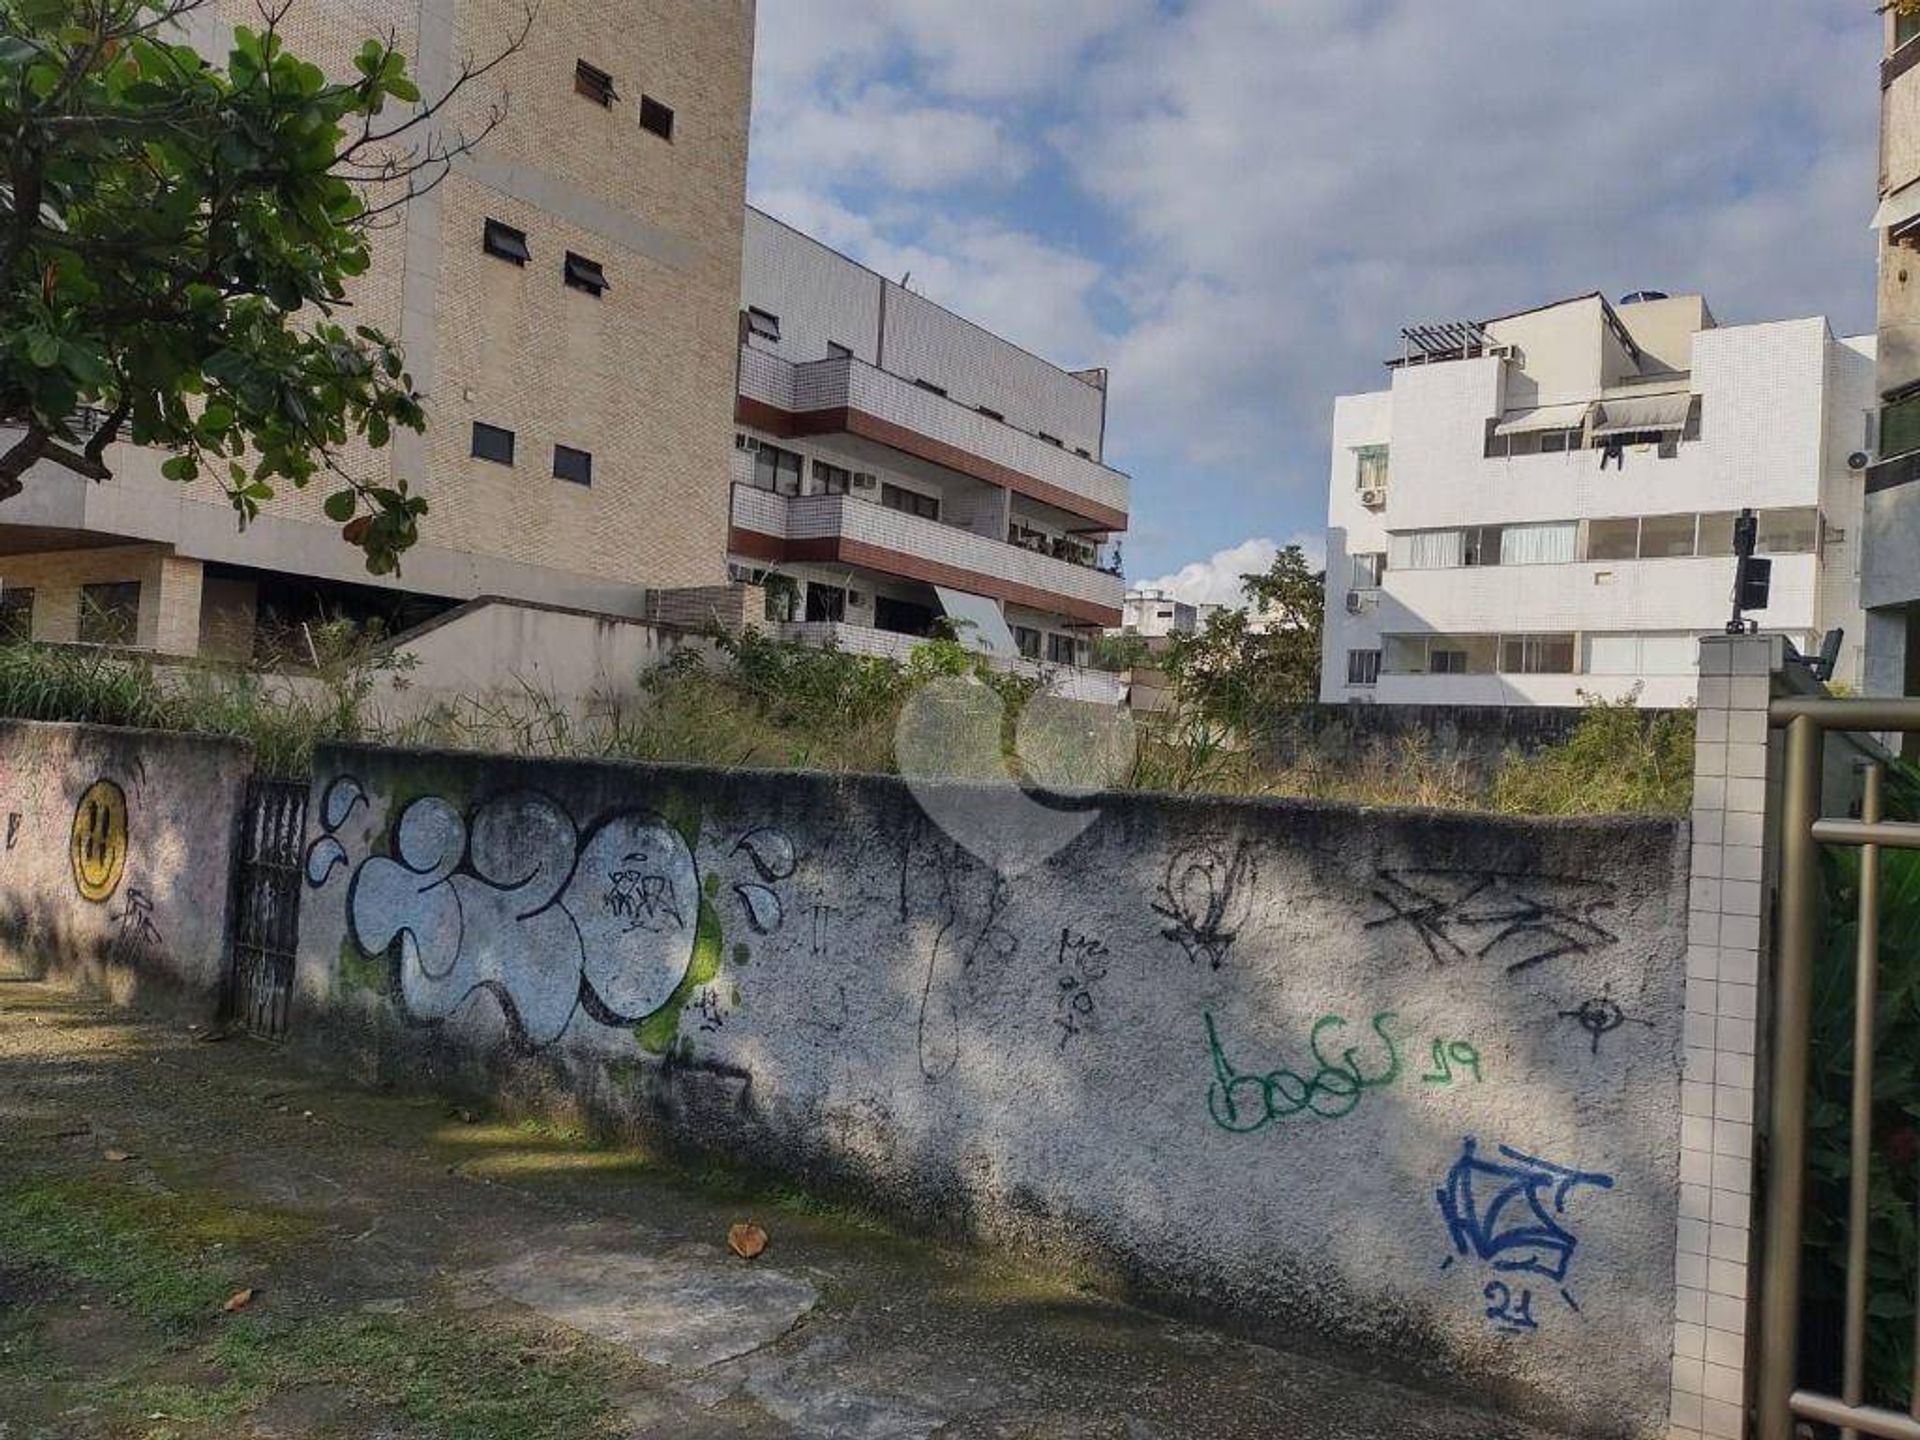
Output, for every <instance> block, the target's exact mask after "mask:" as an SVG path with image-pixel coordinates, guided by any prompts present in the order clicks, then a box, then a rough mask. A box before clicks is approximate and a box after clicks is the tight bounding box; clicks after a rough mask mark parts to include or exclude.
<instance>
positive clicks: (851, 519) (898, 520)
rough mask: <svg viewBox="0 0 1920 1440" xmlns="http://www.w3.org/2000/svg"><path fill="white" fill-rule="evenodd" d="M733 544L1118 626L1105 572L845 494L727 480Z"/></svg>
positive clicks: (1120, 590) (1120, 593) (1117, 593)
mask: <svg viewBox="0 0 1920 1440" xmlns="http://www.w3.org/2000/svg"><path fill="white" fill-rule="evenodd" d="M733 549H734V550H736V551H737V552H739V553H742V554H746V555H751V556H753V557H755V558H758V559H764V560H790V561H802V562H816V563H827V564H834V563H838V564H843V565H857V566H860V567H862V568H864V569H868V570H875V571H879V572H880V573H882V574H887V575H901V576H905V577H907V578H909V579H914V580H920V581H924V582H925V583H927V584H930V585H949V586H952V587H953V588H955V589H958V590H967V591H971V592H973V593H976V594H981V595H990V596H992V597H993V598H994V599H996V600H1011V601H1013V602H1014V603H1016V604H1020V605H1029V606H1032V607H1033V608H1035V609H1038V610H1046V611H1051V612H1054V613H1057V614H1062V615H1070V616H1072V617H1073V618H1074V619H1076V620H1081V621H1084V622H1086V623H1088V624H1094V625H1118V624H1119V623H1120V617H1121V605H1122V602H1123V601H1124V600H1125V598H1126V581H1125V580H1123V579H1122V578H1121V577H1120V576H1118V575H1115V574H1112V573H1110V572H1108V571H1105V570H1095V569H1092V568H1090V567H1088V566H1085V565H1076V564H1074V563H1073V562H1072V561H1068V560H1057V559H1055V558H1054V557H1053V556H1051V555H1042V554H1040V553H1038V552H1037V551H1033V550H1028V549H1025V548H1023V547H1022V546H1018V545H1009V544H1008V543H1007V542H1005V541H1004V540H995V539H990V538H988V537H987V536H985V535H977V534H975V533H974V532H973V531H971V530H962V529H960V528H959V527H957V526H953V525H943V524H941V523H940V522H939V521H938V520H926V519H922V518H921V517H919V516H917V515H908V514H905V513H903V512H901V511H898V510H890V509H888V508H887V507H885V506H884V505H877V504H875V503H874V502H873V501H871V500H861V499H856V498H855V497H854V496H851V495H800V496H787V495H775V494H773V493H772V492H770V491H766V490H758V489H755V488H754V487H753V486H751V485H741V484H735V485H734V487H733Z"/></svg>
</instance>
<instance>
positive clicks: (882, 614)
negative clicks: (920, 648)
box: [873, 595, 935, 636]
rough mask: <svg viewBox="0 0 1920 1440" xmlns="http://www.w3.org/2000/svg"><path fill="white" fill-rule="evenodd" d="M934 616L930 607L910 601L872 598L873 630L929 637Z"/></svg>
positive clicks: (882, 596) (888, 597) (889, 596)
mask: <svg viewBox="0 0 1920 1440" xmlns="http://www.w3.org/2000/svg"><path fill="white" fill-rule="evenodd" d="M934 619H935V616H934V613H933V607H932V606H930V605H918V604H915V603H914V602H913V601H911V600H896V599H894V598H893V597H892V596H891V595H876V596H874V597H873V628H874V629H876V630H885V631H887V632H888V633H889V634H892V635H921V636H926V635H931V634H933V622H934Z"/></svg>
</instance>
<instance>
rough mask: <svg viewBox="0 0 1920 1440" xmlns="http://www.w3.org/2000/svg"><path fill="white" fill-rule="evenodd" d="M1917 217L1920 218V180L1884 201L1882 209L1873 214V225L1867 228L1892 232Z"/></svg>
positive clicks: (1905, 186)
mask: <svg viewBox="0 0 1920 1440" xmlns="http://www.w3.org/2000/svg"><path fill="white" fill-rule="evenodd" d="M1915 216H1920V180H1916V181H1914V182H1913V183H1912V184H1910V185H1902V186H1901V187H1900V188H1899V189H1898V190H1896V191H1894V192H1893V193H1892V194H1891V195H1889V196H1887V198H1886V199H1884V200H1882V201H1881V202H1880V208H1879V209H1878V210H1876V211H1874V212H1873V223H1872V224H1871V225H1869V226H1868V227H1867V228H1868V229H1869V230H1892V229H1894V228H1895V227H1897V226H1900V225H1904V224H1906V223H1907V222H1908V221H1909V220H1912V219H1913V218H1914V217H1915Z"/></svg>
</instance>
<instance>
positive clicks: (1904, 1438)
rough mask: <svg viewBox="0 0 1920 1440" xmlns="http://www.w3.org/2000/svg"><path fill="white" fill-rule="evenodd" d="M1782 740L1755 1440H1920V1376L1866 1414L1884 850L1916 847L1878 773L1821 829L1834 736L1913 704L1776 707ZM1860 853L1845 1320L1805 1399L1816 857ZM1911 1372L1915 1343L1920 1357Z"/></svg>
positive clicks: (1824, 702)
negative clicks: (1844, 816)
mask: <svg viewBox="0 0 1920 1440" xmlns="http://www.w3.org/2000/svg"><path fill="white" fill-rule="evenodd" d="M1772 720H1773V724H1774V726H1775V727H1776V728H1779V727H1784V728H1785V729H1786V732H1787V744H1786V774H1785V785H1784V794H1783V800H1784V803H1783V806H1782V812H1781V876H1780V908H1779V943H1778V945H1777V947H1776V953H1777V955H1778V961H1777V965H1776V970H1775V975H1774V988H1773V1007H1774V1014H1773V1066H1772V1072H1771V1084H1772V1092H1773V1093H1772V1112H1771V1131H1770V1134H1771V1140H1770V1149H1769V1152H1768V1166H1767V1205H1766V1218H1765V1222H1764V1223H1765V1230H1764V1233H1763V1237H1762V1238H1763V1250H1762V1264H1763V1266H1764V1268H1763V1270H1762V1272H1761V1288H1760V1336H1759V1342H1760V1343H1759V1363H1758V1393H1757V1395H1756V1401H1757V1406H1758V1417H1757V1418H1758V1420H1759V1437H1760V1440H1793V1436H1794V1431H1795V1426H1796V1422H1798V1421H1809V1422H1813V1423H1815V1424H1822V1425H1831V1426H1837V1427H1838V1428H1839V1430H1840V1433H1841V1434H1842V1435H1843V1436H1847V1437H1854V1436H1863V1435H1870V1436H1875V1437H1885V1440H1920V1374H1916V1375H1915V1376H1914V1388H1913V1408H1912V1410H1911V1412H1910V1413H1907V1414H1902V1413H1900V1412H1898V1411H1895V1410H1887V1409H1882V1408H1879V1407H1876V1406H1872V1405H1869V1404H1867V1403H1866V1351H1867V1307H1868V1303H1869V1300H1870V1298H1871V1297H1870V1296H1869V1294H1868V1279H1869V1276H1868V1268H1867V1241H1868V1216H1869V1210H1868V1202H1869V1186H1870V1183H1871V1178H1872V1177H1871V1165H1872V1161H1873V1061H1874V1055H1873V1048H1874V1046H1873V1039H1874V1020H1875V1009H1876V999H1877V987H1878V982H1879V968H1880V914H1879V909H1880V852H1881V850H1882V849H1883V848H1885V849H1900V850H1920V824H1912V823H1898V822H1893V821H1887V820H1883V819H1882V818H1881V812H1882V795H1883V789H1884V781H1885V775H1884V774H1883V771H1882V767H1881V766H1879V765H1873V766H1871V767H1869V769H1868V772H1867V785H1866V793H1865V798H1864V799H1863V801H1862V804H1861V817H1860V819H1858V820H1823V819H1821V818H1820V808H1821V806H1820V801H1821V777H1822V767H1823V764H1824V761H1825V757H1826V739H1827V735H1828V734H1829V732H1841V733H1854V734H1860V733H1867V732H1874V733H1880V732H1893V731H1903V732H1908V733H1912V732H1920V700H1830V699H1809V698H1795V699H1788V700H1776V701H1775V702H1774V704H1773V707H1772ZM1823 845H1845V846H1857V847H1858V848H1859V850H1860V916H1859V945H1858V949H1857V951H1856V954H1855V960H1854V980H1853V985H1854V998H1855V1018H1854V1040H1853V1054H1854V1064H1853V1097H1852V1106H1851V1119H1852V1131H1851V1147H1850V1148H1851V1165H1850V1172H1851V1173H1850V1175H1849V1186H1850V1189H1849V1193H1848V1201H1849V1203H1848V1215H1847V1231H1846V1234H1847V1293H1846V1322H1845V1330H1844V1334H1843V1336H1842V1351H1841V1354H1842V1362H1841V1363H1842V1372H1841V1373H1842V1379H1841V1385H1840V1391H1841V1393H1840V1394H1839V1395H1825V1394H1820V1393H1818V1392H1816V1391H1813V1390H1807V1389H1802V1388H1800V1386H1799V1383H1798V1374H1797V1367H1798V1361H1799V1341H1800V1314H1801V1312H1800V1300H1801V1296H1800V1254H1801V1237H1802V1234H1803V1222H1804V1220H1805V1209H1806V1190H1807V1049H1808V1042H1809V1039H1810V1035H1811V1027H1812V1022H1813V970H1814V957H1815V954H1816V952H1817V951H1818V948H1819V946H1820V943H1821V927H1822V920H1823V914H1822V911H1823V905H1822V899H1823V897H1822V894H1821V868H1820V847H1821V846H1823ZM1915 1362H1916V1367H1920V1345H1916V1348H1915Z"/></svg>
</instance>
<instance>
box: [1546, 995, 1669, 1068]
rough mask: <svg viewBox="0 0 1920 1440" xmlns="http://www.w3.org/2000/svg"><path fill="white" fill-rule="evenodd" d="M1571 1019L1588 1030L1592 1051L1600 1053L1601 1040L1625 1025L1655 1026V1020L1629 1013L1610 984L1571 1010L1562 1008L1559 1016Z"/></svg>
mask: <svg viewBox="0 0 1920 1440" xmlns="http://www.w3.org/2000/svg"><path fill="white" fill-rule="evenodd" d="M1558 1018H1560V1019H1562V1020H1571V1021H1572V1022H1573V1023H1574V1024H1575V1025H1577V1026H1579V1027H1580V1028H1581V1029H1582V1030H1584V1031H1586V1032H1587V1035H1588V1038H1589V1040H1590V1041H1591V1045H1590V1050H1591V1053H1593V1054H1595V1055H1598V1054H1599V1053H1600V1042H1601V1040H1602V1039H1604V1038H1605V1037H1606V1036H1608V1035H1611V1034H1612V1033H1613V1032H1614V1031H1616V1030H1618V1029H1620V1027H1621V1026H1623V1025H1640V1026H1643V1027H1645V1028H1646V1029H1648V1030H1651V1029H1653V1028H1654V1025H1653V1021H1651V1020H1648V1019H1645V1018H1644V1017H1642V1016H1639V1015H1629V1014H1628V1013H1627V1012H1626V1011H1625V1010H1624V1009H1622V1008H1621V1005H1620V1002H1619V1001H1618V1000H1616V999H1614V998H1613V987H1612V986H1608V987H1607V988H1606V989H1605V990H1603V991H1602V992H1601V993H1600V994H1598V995H1590V996H1588V997H1587V998H1586V999H1585V1000H1582V1001H1581V1002H1580V1003H1579V1004H1578V1005H1577V1006H1575V1007H1574V1008H1573V1009H1571V1010H1562V1011H1561V1012H1560V1014H1559V1017H1558Z"/></svg>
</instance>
